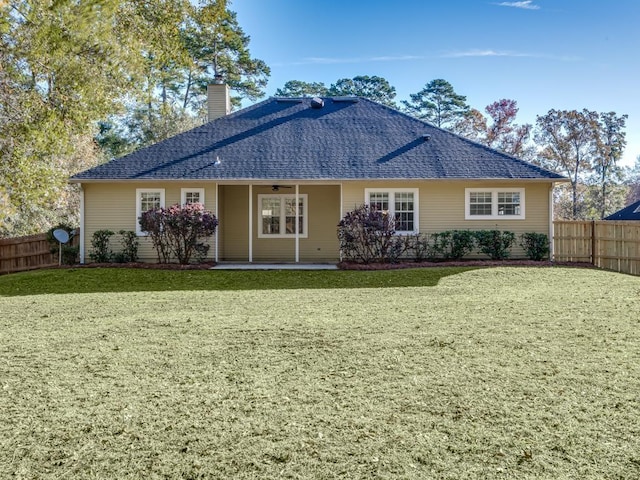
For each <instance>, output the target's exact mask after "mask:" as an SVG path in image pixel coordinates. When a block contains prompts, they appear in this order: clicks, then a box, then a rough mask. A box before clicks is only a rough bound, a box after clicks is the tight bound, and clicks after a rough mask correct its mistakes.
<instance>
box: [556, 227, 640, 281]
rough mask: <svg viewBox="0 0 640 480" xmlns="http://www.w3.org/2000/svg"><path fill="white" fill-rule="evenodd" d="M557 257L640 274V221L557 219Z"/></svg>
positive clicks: (557, 259)
mask: <svg viewBox="0 0 640 480" xmlns="http://www.w3.org/2000/svg"><path fill="white" fill-rule="evenodd" d="M553 227H554V233H553V257H554V260H556V261H558V262H589V263H592V264H593V265H595V266H596V267H599V268H606V269H607V270H615V271H617V272H623V273H630V274H633V275H640V222H636V221H610V220H596V221H555V222H553Z"/></svg>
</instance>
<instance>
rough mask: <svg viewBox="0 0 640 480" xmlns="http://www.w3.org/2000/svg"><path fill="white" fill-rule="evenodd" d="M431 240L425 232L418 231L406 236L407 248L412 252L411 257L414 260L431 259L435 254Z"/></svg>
mask: <svg viewBox="0 0 640 480" xmlns="http://www.w3.org/2000/svg"><path fill="white" fill-rule="evenodd" d="M431 240H432V239H431V237H430V236H429V235H428V234H426V233H418V234H416V235H410V236H408V237H407V242H408V246H407V250H408V251H409V252H412V253H413V259H414V260H415V261H416V262H422V261H423V260H428V259H433V258H435V257H436V256H437V252H436V249H435V247H434V245H433V243H432V241H431Z"/></svg>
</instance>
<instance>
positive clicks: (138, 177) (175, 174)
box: [71, 83, 566, 263]
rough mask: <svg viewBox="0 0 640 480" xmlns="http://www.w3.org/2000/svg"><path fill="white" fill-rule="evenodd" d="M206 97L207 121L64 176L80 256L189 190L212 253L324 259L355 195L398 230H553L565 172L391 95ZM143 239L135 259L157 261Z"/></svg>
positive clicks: (187, 198)
mask: <svg viewBox="0 0 640 480" xmlns="http://www.w3.org/2000/svg"><path fill="white" fill-rule="evenodd" d="M208 106H209V118H210V119H212V120H211V121H210V122H208V123H206V124H204V125H202V126H200V127H198V128H194V129H193V130H190V131H187V132H185V133H182V134H179V135H176V136H174V137H172V138H169V139H167V140H165V141H162V142H160V143H157V144H155V145H152V146H150V147H147V148H144V149H141V150H139V151H137V152H135V153H132V154H130V155H127V156H124V157H122V158H118V159H115V160H112V161H110V162H108V163H105V164H103V165H100V166H97V167H95V168H92V169H90V170H87V171H84V172H81V173H79V174H77V175H75V176H74V177H72V178H71V182H74V183H77V184H79V185H80V186H81V192H82V196H81V231H82V238H81V261H82V262H84V261H86V260H87V259H88V258H89V257H88V254H89V252H90V248H91V247H90V245H91V238H92V235H93V233H94V232H95V231H96V230H100V229H110V230H113V231H118V230H120V229H126V230H136V231H137V232H138V233H139V234H140V235H141V236H142V235H143V233H142V232H140V227H139V225H138V218H139V216H140V214H141V213H142V212H143V211H145V210H147V209H149V208H153V207H159V206H169V205H172V204H175V203H182V204H184V203H186V202H195V201H199V202H201V203H204V205H205V207H206V208H207V209H209V210H212V211H213V212H214V213H215V214H216V216H217V217H218V219H219V220H220V226H219V229H218V232H217V233H216V235H215V237H214V238H213V239H211V242H210V243H211V244H212V248H211V249H210V252H209V253H210V256H211V259H214V260H216V261H233V262H308V263H309V262H335V261H337V260H338V258H339V251H338V250H339V245H338V240H337V236H336V225H337V223H338V222H339V221H340V219H341V218H342V217H343V215H344V214H345V213H346V212H348V211H350V210H353V209H354V208H356V207H357V206H359V205H362V204H363V203H367V204H373V205H376V206H377V207H379V208H382V209H385V210H389V211H390V212H392V213H393V214H395V215H396V216H397V217H398V218H399V220H400V230H402V231H403V232H405V233H410V232H439V231H444V230H449V229H469V230H480V229H501V230H511V231H513V232H515V233H516V234H521V233H523V232H541V233H546V234H548V235H550V237H551V232H552V228H553V223H552V218H553V207H552V191H553V187H554V184H555V183H556V182H562V181H566V179H565V178H564V177H562V176H561V175H558V174H556V173H553V172H551V171H548V170H545V169H542V168H540V167H537V166H534V165H532V164H529V163H527V162H524V161H522V160H519V159H517V158H514V157H511V156H509V155H505V154H503V153H500V152H498V151H495V150H492V149H490V148H487V147H485V146H482V145H479V144H477V143H474V142H472V141H469V140H467V139H464V138H462V137H459V136H457V135H454V134H452V133H450V132H448V131H446V130H443V129H440V128H437V127H435V126H433V125H430V124H428V123H425V122H423V121H421V120H417V119H415V118H413V117H411V116H408V115H405V114H404V113H401V112H399V111H396V110H394V109H392V108H389V107H386V106H383V105H380V104H378V103H376V102H373V101H370V100H367V99H364V98H353V97H340V98H270V99H268V100H265V101H262V102H260V103H257V104H255V105H253V106H250V107H248V108H244V109H242V110H239V111H237V112H234V113H231V114H229V89H228V87H227V86H226V85H224V84H221V83H220V84H214V85H210V86H209V89H208ZM296 206H297V208H296ZM551 238H552V237H551ZM141 240H142V241H141V249H140V256H141V259H143V260H146V261H154V260H155V258H156V255H155V252H154V250H153V249H152V246H151V244H150V242H149V241H147V240H148V239H144V238H142V239H141ZM518 255H522V252H521V251H520V252H518V251H516V252H515V255H514V256H518Z"/></svg>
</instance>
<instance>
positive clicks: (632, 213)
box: [604, 200, 640, 220]
mask: <svg viewBox="0 0 640 480" xmlns="http://www.w3.org/2000/svg"><path fill="white" fill-rule="evenodd" d="M604 219H605V220H640V200H638V201H637V202H635V203H632V204H631V205H628V206H626V207H624V208H623V209H622V210H618V211H617V212H615V213H612V214H611V215H609V216H608V217H605V218H604Z"/></svg>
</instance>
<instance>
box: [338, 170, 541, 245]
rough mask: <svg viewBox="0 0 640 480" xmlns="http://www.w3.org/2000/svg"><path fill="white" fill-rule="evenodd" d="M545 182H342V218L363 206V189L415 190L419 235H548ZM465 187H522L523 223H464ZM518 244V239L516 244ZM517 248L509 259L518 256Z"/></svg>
mask: <svg viewBox="0 0 640 480" xmlns="http://www.w3.org/2000/svg"><path fill="white" fill-rule="evenodd" d="M550 186H551V185H550V183H545V182H505V181H476V182H472V181H416V182H398V181H396V182H379V181H372V182H360V181H358V182H344V183H343V190H342V195H343V205H342V213H343V215H344V214H345V213H346V212H348V211H350V210H353V209H354V208H355V207H357V206H359V205H362V204H363V203H365V188H389V189H390V190H393V189H394V188H418V189H419V216H420V217H419V227H420V232H421V233H436V232H442V231H445V230H454V229H458V230H494V229H497V230H509V231H512V232H514V233H515V234H516V235H517V236H519V235H521V234H522V233H525V232H539V233H544V234H547V235H549V188H550ZM465 188H507V189H508V188H524V189H525V219H524V220H502V219H491V220H465ZM516 243H519V239H518V240H517V241H516ZM523 255H524V252H523V251H522V249H521V248H520V247H519V246H517V245H516V246H515V248H514V249H513V253H512V256H513V257H522V256H523Z"/></svg>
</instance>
